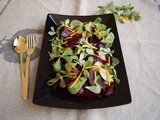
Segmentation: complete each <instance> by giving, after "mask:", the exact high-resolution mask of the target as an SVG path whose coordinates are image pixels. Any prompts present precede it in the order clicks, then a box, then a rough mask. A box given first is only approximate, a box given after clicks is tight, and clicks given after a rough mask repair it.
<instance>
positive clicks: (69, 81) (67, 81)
mask: <svg viewBox="0 0 160 120" xmlns="http://www.w3.org/2000/svg"><path fill="white" fill-rule="evenodd" d="M63 80H64V82H65V84H66V87H68V85H69V84H70V83H71V82H73V79H72V78H68V77H65V78H64V79H63Z"/></svg>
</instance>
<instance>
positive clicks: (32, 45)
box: [31, 34, 34, 49]
mask: <svg viewBox="0 0 160 120" xmlns="http://www.w3.org/2000/svg"><path fill="white" fill-rule="evenodd" d="M31 36H32V40H31V47H32V49H33V47H34V43H33V39H34V38H33V34H32V35H31Z"/></svg>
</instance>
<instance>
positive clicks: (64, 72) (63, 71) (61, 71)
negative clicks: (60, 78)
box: [59, 70, 68, 75]
mask: <svg viewBox="0 0 160 120" xmlns="http://www.w3.org/2000/svg"><path fill="white" fill-rule="evenodd" d="M59 72H60V73H62V74H65V75H67V74H68V73H67V71H65V70H60V71H59Z"/></svg>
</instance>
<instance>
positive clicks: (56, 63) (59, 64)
mask: <svg viewBox="0 0 160 120" xmlns="http://www.w3.org/2000/svg"><path fill="white" fill-rule="evenodd" d="M53 67H54V71H55V72H57V71H60V70H61V60H60V58H59V59H58V60H57V61H56V62H55V63H54V64H53Z"/></svg>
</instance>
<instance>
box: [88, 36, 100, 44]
mask: <svg viewBox="0 0 160 120" xmlns="http://www.w3.org/2000/svg"><path fill="white" fill-rule="evenodd" d="M88 40H89V42H90V43H99V39H98V38H97V37H96V36H93V37H90V38H89V39H88Z"/></svg>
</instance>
